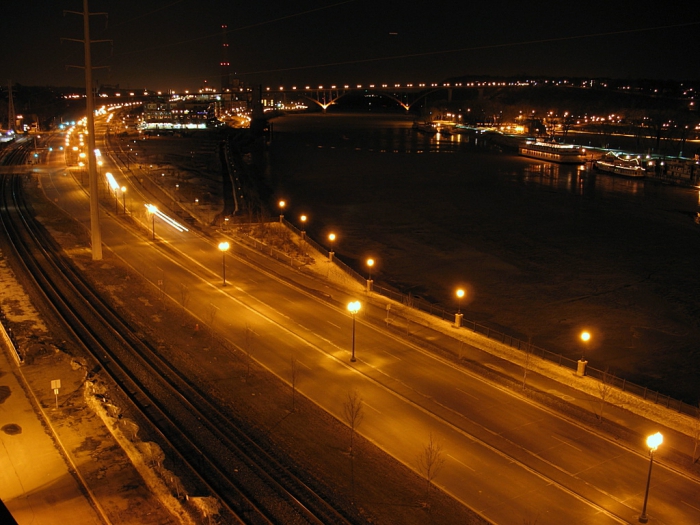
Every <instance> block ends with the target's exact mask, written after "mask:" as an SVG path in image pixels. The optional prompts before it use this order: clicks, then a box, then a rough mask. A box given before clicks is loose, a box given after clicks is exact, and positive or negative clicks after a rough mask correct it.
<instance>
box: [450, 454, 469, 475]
mask: <svg viewBox="0 0 700 525" xmlns="http://www.w3.org/2000/svg"><path fill="white" fill-rule="evenodd" d="M447 455H448V457H451V458H452V459H454V460H455V461H456V462H457V463H459V464H460V465H462V466H463V467H467V468H468V469H469V470H471V471H472V472H476V470H474V469H473V468H471V467H470V466H469V465H467V464H466V463H462V462H461V461H460V460H458V459H457V458H456V457H454V456H453V455H452V454H447Z"/></svg>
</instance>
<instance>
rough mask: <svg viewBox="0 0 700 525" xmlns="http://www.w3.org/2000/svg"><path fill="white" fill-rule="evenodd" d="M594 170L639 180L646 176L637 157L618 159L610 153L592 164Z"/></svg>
mask: <svg viewBox="0 0 700 525" xmlns="http://www.w3.org/2000/svg"><path fill="white" fill-rule="evenodd" d="M593 166H594V167H595V169H597V170H599V171H603V172H606V173H612V174H614V175H621V176H623V177H633V178H641V177H645V176H646V170H645V169H644V167H643V166H642V165H641V163H640V162H639V159H638V158H637V157H630V156H629V155H627V156H625V157H624V158H623V157H620V156H618V155H616V154H615V153H613V152H612V151H610V152H608V153H606V155H605V156H604V157H603V158H602V159H598V160H597V161H595V164H593Z"/></svg>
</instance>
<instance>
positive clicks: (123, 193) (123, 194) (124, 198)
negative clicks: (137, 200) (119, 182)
mask: <svg viewBox="0 0 700 525" xmlns="http://www.w3.org/2000/svg"><path fill="white" fill-rule="evenodd" d="M121 190H122V206H123V207H124V215H126V186H122V187H121Z"/></svg>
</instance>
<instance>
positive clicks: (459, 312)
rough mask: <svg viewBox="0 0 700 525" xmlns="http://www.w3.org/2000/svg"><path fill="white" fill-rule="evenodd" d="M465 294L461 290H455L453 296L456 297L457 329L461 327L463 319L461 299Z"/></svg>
mask: <svg viewBox="0 0 700 525" xmlns="http://www.w3.org/2000/svg"><path fill="white" fill-rule="evenodd" d="M465 294H466V292H465V291H464V290H463V289H462V288H457V291H456V292H455V295H456V296H457V313H456V314H455V326H456V327H457V328H459V327H460V326H462V318H463V317H464V316H463V315H462V297H464V295H465Z"/></svg>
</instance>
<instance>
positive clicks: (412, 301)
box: [245, 219, 700, 417]
mask: <svg viewBox="0 0 700 525" xmlns="http://www.w3.org/2000/svg"><path fill="white" fill-rule="evenodd" d="M267 222H277V220H270V221H267ZM280 222H281V223H282V224H284V226H285V227H286V228H288V229H289V230H291V231H292V232H293V233H295V234H296V235H298V236H299V237H302V232H301V230H299V229H298V228H297V227H295V226H294V225H293V224H291V223H290V222H288V221H287V220H285V219H282V221H280ZM248 225H249V226H252V225H251V224H250V223H248ZM303 238H304V242H306V243H308V245H309V246H311V247H312V248H313V249H314V250H316V251H318V252H319V253H321V254H322V255H324V256H326V257H328V256H329V251H328V250H327V249H326V248H324V247H323V246H321V245H319V244H318V243H317V242H315V241H314V240H313V239H310V238H309V236H308V235H306V234H304V235H303ZM245 239H246V242H247V243H248V244H250V245H252V246H254V247H255V248H256V249H259V250H261V251H263V252H265V253H268V254H270V255H271V256H272V257H274V258H276V259H278V260H283V261H285V262H286V263H288V264H290V265H293V264H294V258H293V257H291V256H290V255H288V254H285V253H284V252H282V251H280V250H277V249H276V248H273V247H270V246H269V245H266V244H264V243H262V242H260V241H257V240H255V239H253V238H252V237H249V236H245ZM333 262H334V263H335V264H336V266H337V267H338V268H340V269H341V270H343V271H344V272H345V273H346V274H347V275H348V276H350V277H351V278H353V279H354V280H356V281H357V282H358V283H360V284H362V285H365V284H366V283H367V279H365V278H364V277H362V276H361V275H360V274H359V273H358V272H356V271H355V270H353V269H352V268H350V267H349V266H348V265H347V264H345V263H344V262H342V261H341V260H340V259H338V257H334V258H333ZM372 292H374V293H376V294H377V295H381V296H383V297H387V298H388V299H391V300H393V301H396V302H398V303H401V304H403V305H405V306H407V307H409V308H413V309H415V310H418V311H420V312H425V313H427V314H429V315H432V316H435V317H439V318H440V319H443V320H445V321H450V322H454V320H455V312H454V311H451V310H450V311H448V310H446V309H445V308H444V307H442V306H440V305H436V304H433V303H430V302H428V301H426V300H425V299H422V298H419V297H415V296H412V295H411V294H408V295H407V294H404V293H401V292H397V291H395V290H390V289H388V288H384V287H382V286H377V285H373V286H372ZM462 328H466V329H468V330H471V331H472V332H475V333H477V334H480V335H483V336H485V337H486V338H488V339H491V340H493V341H497V342H499V343H502V344H505V345H508V346H510V347H511V348H517V349H518V350H521V351H524V352H525V351H529V352H530V353H531V354H532V355H535V356H537V357H540V358H542V359H545V360H547V361H549V362H551V363H555V364H557V365H559V366H563V367H565V368H568V369H571V370H573V371H576V369H577V366H578V361H577V360H575V359H571V358H569V357H566V356H564V355H563V354H561V353H555V352H550V351H549V350H545V349H544V348H540V347H538V346H535V345H532V344H529V343H528V342H527V341H523V340H521V339H519V338H517V337H513V336H512V335H509V334H506V333H504V332H501V331H499V330H495V329H493V328H491V327H489V326H486V325H482V324H479V323H477V322H476V321H470V320H468V319H462ZM586 375H587V376H589V377H592V378H593V379H596V380H598V381H600V382H604V383H605V384H607V385H610V386H611V387H614V388H617V389H619V390H621V391H623V392H628V393H630V394H632V395H635V396H637V397H640V398H642V399H645V400H647V401H651V402H652V403H655V404H658V405H662V406H665V407H666V408H669V409H673V410H676V411H677V412H679V413H681V414H685V415H688V416H691V417H700V409H699V408H698V407H697V406H695V405H690V404H688V403H686V402H684V401H681V400H679V399H674V398H673V397H671V396H669V395H666V394H662V393H661V392H658V391H655V390H650V389H649V388H648V387H645V386H641V385H637V384H635V383H632V382H630V381H627V380H626V379H624V378H620V377H617V376H616V375H614V374H612V373H610V372H609V371H603V370H599V369H597V368H593V367H591V366H587V367H586Z"/></svg>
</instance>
